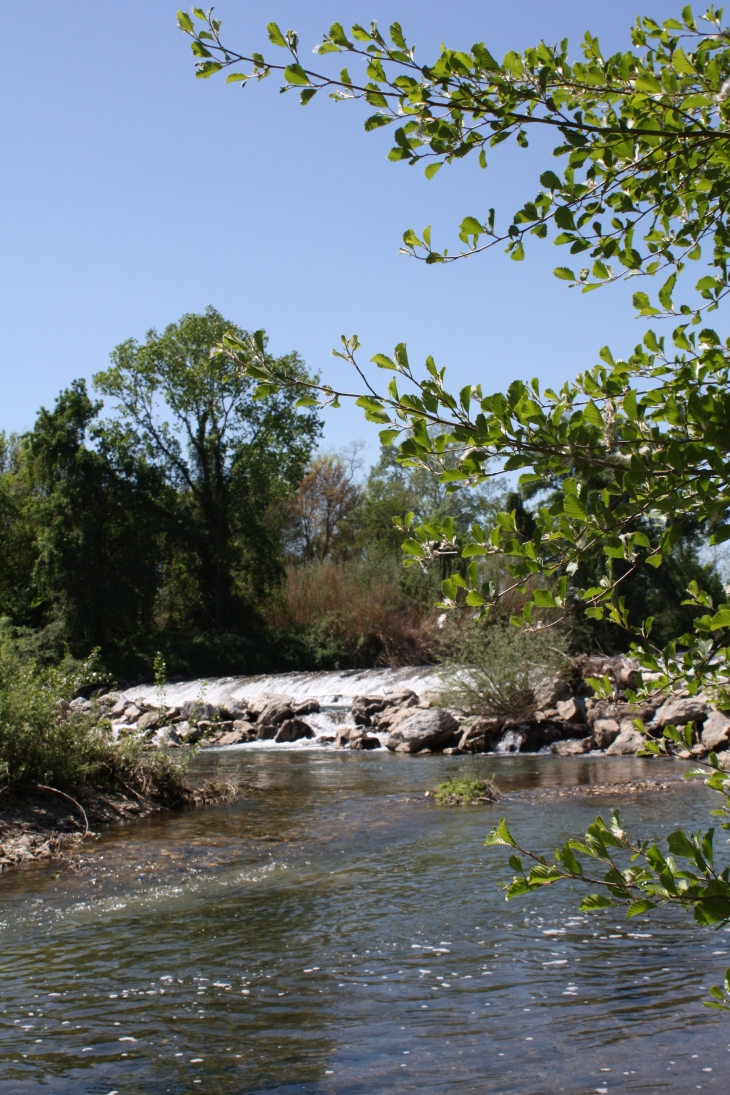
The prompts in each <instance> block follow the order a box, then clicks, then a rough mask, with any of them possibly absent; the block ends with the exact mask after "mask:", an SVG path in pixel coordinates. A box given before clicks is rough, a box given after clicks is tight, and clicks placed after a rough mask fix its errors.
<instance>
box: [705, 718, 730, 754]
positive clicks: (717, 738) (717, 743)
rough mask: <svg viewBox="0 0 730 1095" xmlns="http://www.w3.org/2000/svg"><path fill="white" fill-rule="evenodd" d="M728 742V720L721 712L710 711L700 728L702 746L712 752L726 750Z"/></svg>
mask: <svg viewBox="0 0 730 1095" xmlns="http://www.w3.org/2000/svg"><path fill="white" fill-rule="evenodd" d="M729 742H730V719H729V718H728V717H727V715H726V714H724V712H722V711H710V713H709V715H708V716H707V718H706V719H705V722H704V725H703V727H702V744H703V745H704V746H705V747H706V748H707V749H708V750H711V751H712V752H715V753H716V752H717V750H718V749H727V747H728V743H729Z"/></svg>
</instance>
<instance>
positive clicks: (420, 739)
mask: <svg viewBox="0 0 730 1095" xmlns="http://www.w3.org/2000/svg"><path fill="white" fill-rule="evenodd" d="M458 729H459V724H458V722H457V721H456V719H455V718H454V716H453V715H451V714H449V712H448V711H444V710H443V708H438V707H433V708H430V709H429V710H427V711H423V710H416V711H415V712H414V714H412V715H411V717H410V718H408V719H405V720H404V721H403V722H402V723H400V724H399V726H398V727H397V728H396V729H395V730H391V732H390V733H389V734H388V740H387V742H386V745H387V746H388V748H389V749H392V750H396V751H397V750H398V749H399V746H401V745H405V746H407V751H408V752H409V753H418V752H420V750H421V749H434V748H436V749H438V747H439V746H441V747H443V746H445V745H447V744H451V742H450V739H451V738H453V737H454V735H455V734H456V732H457V731H458Z"/></svg>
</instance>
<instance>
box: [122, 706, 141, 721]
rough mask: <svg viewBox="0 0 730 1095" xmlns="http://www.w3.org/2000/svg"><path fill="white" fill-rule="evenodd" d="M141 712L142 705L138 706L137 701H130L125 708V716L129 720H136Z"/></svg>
mask: <svg viewBox="0 0 730 1095" xmlns="http://www.w3.org/2000/svg"><path fill="white" fill-rule="evenodd" d="M141 714H142V709H141V708H140V707H137V704H136V703H129V704H127V706H126V707H125V708H124V717H125V719H126V720H127V722H136V721H137V719H138V718H139V716H140V715H141Z"/></svg>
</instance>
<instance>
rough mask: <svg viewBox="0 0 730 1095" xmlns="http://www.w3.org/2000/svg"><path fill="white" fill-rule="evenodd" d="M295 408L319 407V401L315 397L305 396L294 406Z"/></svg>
mask: <svg viewBox="0 0 730 1095" xmlns="http://www.w3.org/2000/svg"><path fill="white" fill-rule="evenodd" d="M294 406H295V407H318V406H319V400H318V399H315V398H314V396H313V395H303V396H302V397H301V399H298V400H297V401H296V403H295V404H294Z"/></svg>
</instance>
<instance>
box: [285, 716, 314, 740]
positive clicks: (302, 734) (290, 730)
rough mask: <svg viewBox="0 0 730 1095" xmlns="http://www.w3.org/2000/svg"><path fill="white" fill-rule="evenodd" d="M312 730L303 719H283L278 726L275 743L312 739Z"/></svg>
mask: <svg viewBox="0 0 730 1095" xmlns="http://www.w3.org/2000/svg"><path fill="white" fill-rule="evenodd" d="M313 737H314V730H312V727H311V726H310V725H309V723H307V722H305V721H304V719H297V718H293V719H284V721H283V722H282V723H281V724H280V726H279V732H278V734H277V735H276V741H278V742H283V741H288V742H291V741H300V740H301V739H302V738H313Z"/></svg>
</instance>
